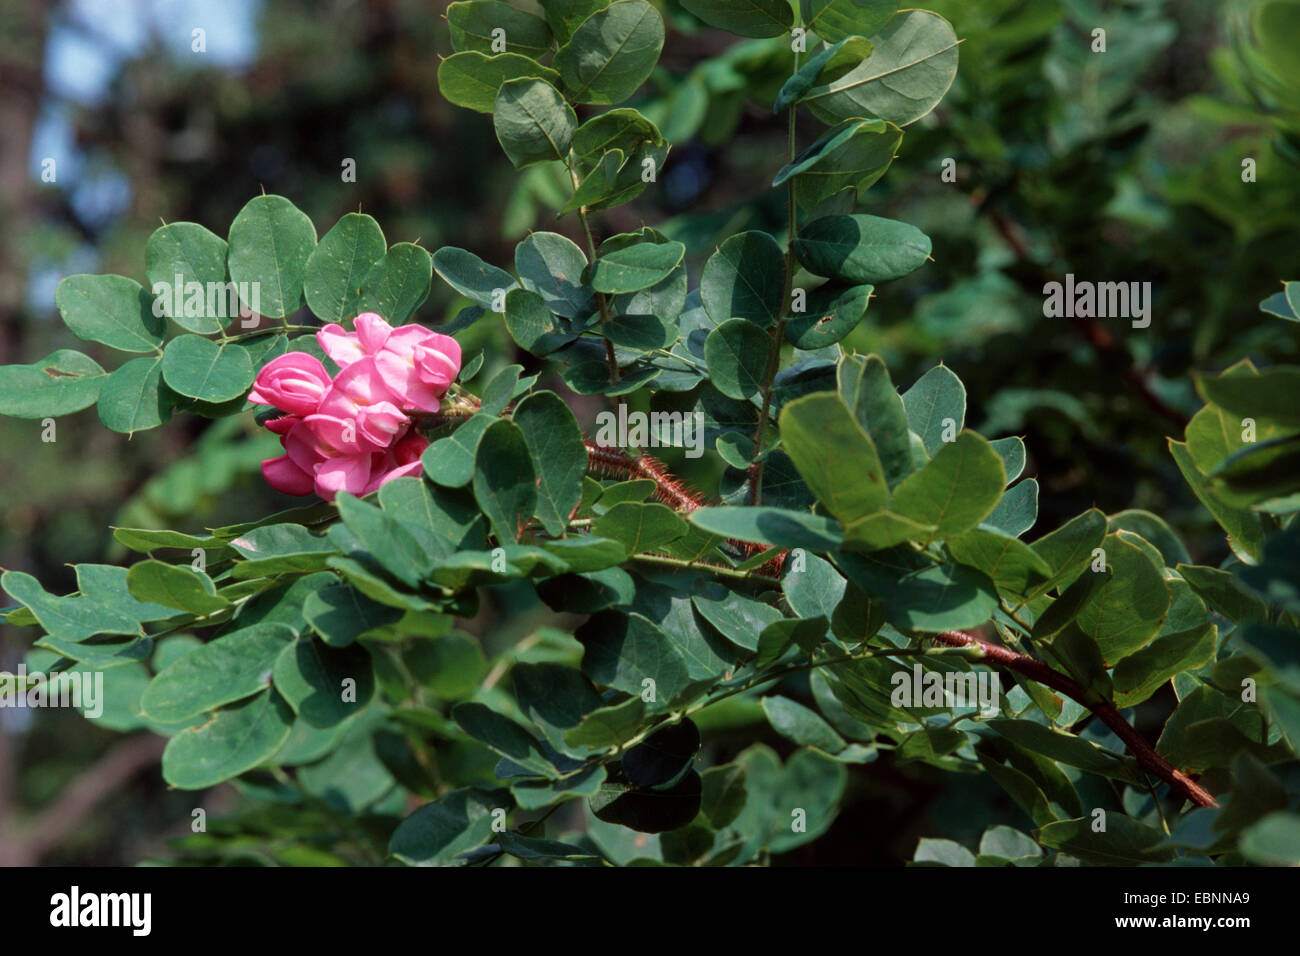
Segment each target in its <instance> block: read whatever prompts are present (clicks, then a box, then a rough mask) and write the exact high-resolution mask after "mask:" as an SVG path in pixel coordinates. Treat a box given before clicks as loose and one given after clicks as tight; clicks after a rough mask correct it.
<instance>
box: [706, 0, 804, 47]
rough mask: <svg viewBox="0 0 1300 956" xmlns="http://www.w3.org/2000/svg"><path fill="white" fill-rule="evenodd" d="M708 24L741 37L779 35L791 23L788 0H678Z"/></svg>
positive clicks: (787, 30) (781, 34)
mask: <svg viewBox="0 0 1300 956" xmlns="http://www.w3.org/2000/svg"><path fill="white" fill-rule="evenodd" d="M682 6H684V7H685V8H686V9H687V10H689V11H691V13H693V14H695V15H696V16H697V17H699V18H700V19H701V20H703V21H704V22H705V23H707V24H708V25H709V26H711V27H717V28H718V29H720V30H726V31H727V32H728V33H734V34H736V35H737V36H742V37H756V38H757V37H779V36H783V35H785V34H788V33H789V32H790V29H791V27H793V26H794V10H793V9H792V8H791V6H790V4H789V2H788V0H682Z"/></svg>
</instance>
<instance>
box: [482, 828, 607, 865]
mask: <svg viewBox="0 0 1300 956" xmlns="http://www.w3.org/2000/svg"><path fill="white" fill-rule="evenodd" d="M497 843H498V844H499V845H500V846H501V849H503V850H505V851H506V852H507V853H509V854H510V855H511V856H513V857H518V858H519V859H521V860H575V861H578V860H603V859H604V857H603V856H601V855H600V854H599V853H595V852H593V851H591V850H584V849H582V847H577V846H574V845H573V844H572V843H560V842H559V841H557V840H539V839H537V838H536V837H526V836H520V835H519V834H517V833H511V832H510V831H508V830H507V831H506V832H505V833H502V834H501V835H500V836H498V837H497Z"/></svg>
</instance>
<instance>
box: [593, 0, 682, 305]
mask: <svg viewBox="0 0 1300 956" xmlns="http://www.w3.org/2000/svg"><path fill="white" fill-rule="evenodd" d="M624 2H639V0H624ZM685 254H686V247H685V246H684V245H682V244H681V243H680V242H663V243H659V242H638V243H635V244H633V245H630V246H624V247H622V248H620V249H615V250H614V251H613V252H609V253H605V254H604V255H602V256H601V257H600V258H598V259H597V260H596V261H595V262H593V263H592V264H591V267H590V269H589V270H588V271H589V272H590V275H591V287H592V288H593V289H595V290H596V291H597V292H604V293H620V292H638V291H640V290H641V289H648V288H650V287H651V286H653V285H656V284H657V283H659V282H661V281H662V280H663V279H665V278H667V277H668V275H669V274H670V273H671V272H672V271H673V270H674V269H676V268H677V267H678V266H679V265H680V264H681V261H682V257H683V256H684V255H685Z"/></svg>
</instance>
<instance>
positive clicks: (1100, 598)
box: [1076, 531, 1170, 666]
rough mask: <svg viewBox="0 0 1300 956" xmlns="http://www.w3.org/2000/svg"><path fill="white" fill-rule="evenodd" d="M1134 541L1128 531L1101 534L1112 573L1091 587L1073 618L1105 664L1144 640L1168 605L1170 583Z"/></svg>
mask: <svg viewBox="0 0 1300 956" xmlns="http://www.w3.org/2000/svg"><path fill="white" fill-rule="evenodd" d="M1139 541H1141V539H1140V538H1138V537H1137V536H1136V535H1133V534H1130V533H1129V532H1127V531H1118V532H1115V533H1113V534H1108V535H1106V537H1105V539H1104V540H1103V541H1102V545H1101V546H1102V548H1103V549H1104V550H1105V552H1106V567H1107V568H1109V569H1110V570H1111V571H1112V572H1113V574H1112V575H1111V577H1110V578H1109V579H1108V580H1106V581H1104V582H1102V583H1101V585H1100V586H1098V587H1097V588H1096V590H1094V591H1093V593H1092V596H1091V597H1090V598H1089V599H1088V602H1087V603H1086V604H1085V605H1084V606H1083V608H1082V609H1081V610H1080V611H1079V616H1078V617H1077V618H1076V623H1077V624H1078V626H1079V629H1080V630H1081V631H1083V633H1084V634H1087V635H1088V636H1089V637H1091V638H1092V639H1093V640H1094V641H1095V642H1096V643H1097V647H1098V648H1099V649H1100V650H1101V654H1102V657H1103V658H1104V659H1105V661H1106V664H1107V665H1108V666H1110V665H1113V664H1115V663H1116V662H1118V661H1119V660H1120V659H1122V658H1124V657H1127V656H1128V655H1130V654H1132V653H1133V652H1134V651H1136V650H1138V649H1139V648H1142V647H1144V646H1145V645H1146V644H1148V643H1149V642H1150V641H1151V639H1152V638H1153V637H1155V636H1156V633H1157V632H1158V631H1159V630H1160V625H1161V623H1162V622H1163V621H1164V619H1165V614H1166V612H1168V610H1169V603H1170V595H1169V588H1168V586H1167V585H1166V584H1165V582H1164V579H1163V577H1162V575H1161V573H1160V568H1159V567H1158V566H1157V565H1156V564H1155V563H1154V562H1153V561H1152V560H1151V558H1150V556H1149V555H1148V554H1147V553H1146V551H1144V550H1143V549H1142V548H1141V547H1139V546H1138V544H1137V543H1136V542H1139Z"/></svg>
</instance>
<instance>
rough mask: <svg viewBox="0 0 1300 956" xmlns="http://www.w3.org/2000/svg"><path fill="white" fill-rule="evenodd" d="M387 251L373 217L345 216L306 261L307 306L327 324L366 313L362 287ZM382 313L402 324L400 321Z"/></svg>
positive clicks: (382, 233)
mask: <svg viewBox="0 0 1300 956" xmlns="http://www.w3.org/2000/svg"><path fill="white" fill-rule="evenodd" d="M387 249H388V243H387V242H386V241H385V240H384V232H383V230H382V229H380V228H379V223H377V222H375V220H374V219H373V218H371V217H370V216H367V215H364V214H362V213H358V212H350V213H347V214H346V215H344V216H343V217H342V218H341V219H339V221H338V222H336V223H335V224H334V226H333V227H332V228H331V229H330V231H329V232H327V233H325V235H324V237H323V238H322V239H321V241H320V244H319V245H317V246H316V248H315V249H313V250H312V253H311V255H310V256H309V257H308V258H307V265H306V267H305V269H304V272H303V281H302V289H303V294H304V296H305V297H306V299H307V307H308V308H309V309H311V310H312V312H313V313H314V314H315V315H316V317H317V318H319V319H320V320H321V321H322V322H327V323H328V322H340V323H341V322H343V321H345V320H347V319H351V318H353V317H355V316H356V315H358V314H359V313H360V312H362V311H363V310H362V308H361V292H362V286H363V284H364V283H365V281H366V277H367V276H368V275H370V272H371V269H373V268H374V267H375V265H376V263H378V262H379V261H380V260H382V259H383V258H384V253H385V252H386V251H387ZM426 255H427V253H426ZM426 288H427V283H426ZM380 314H381V315H383V316H384V317H385V318H387V319H388V320H389V321H390V322H393V323H394V324H400V321H401V320H400V319H394V318H393V317H392V316H390V315H389V314H388V313H386V312H381V313H380Z"/></svg>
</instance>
